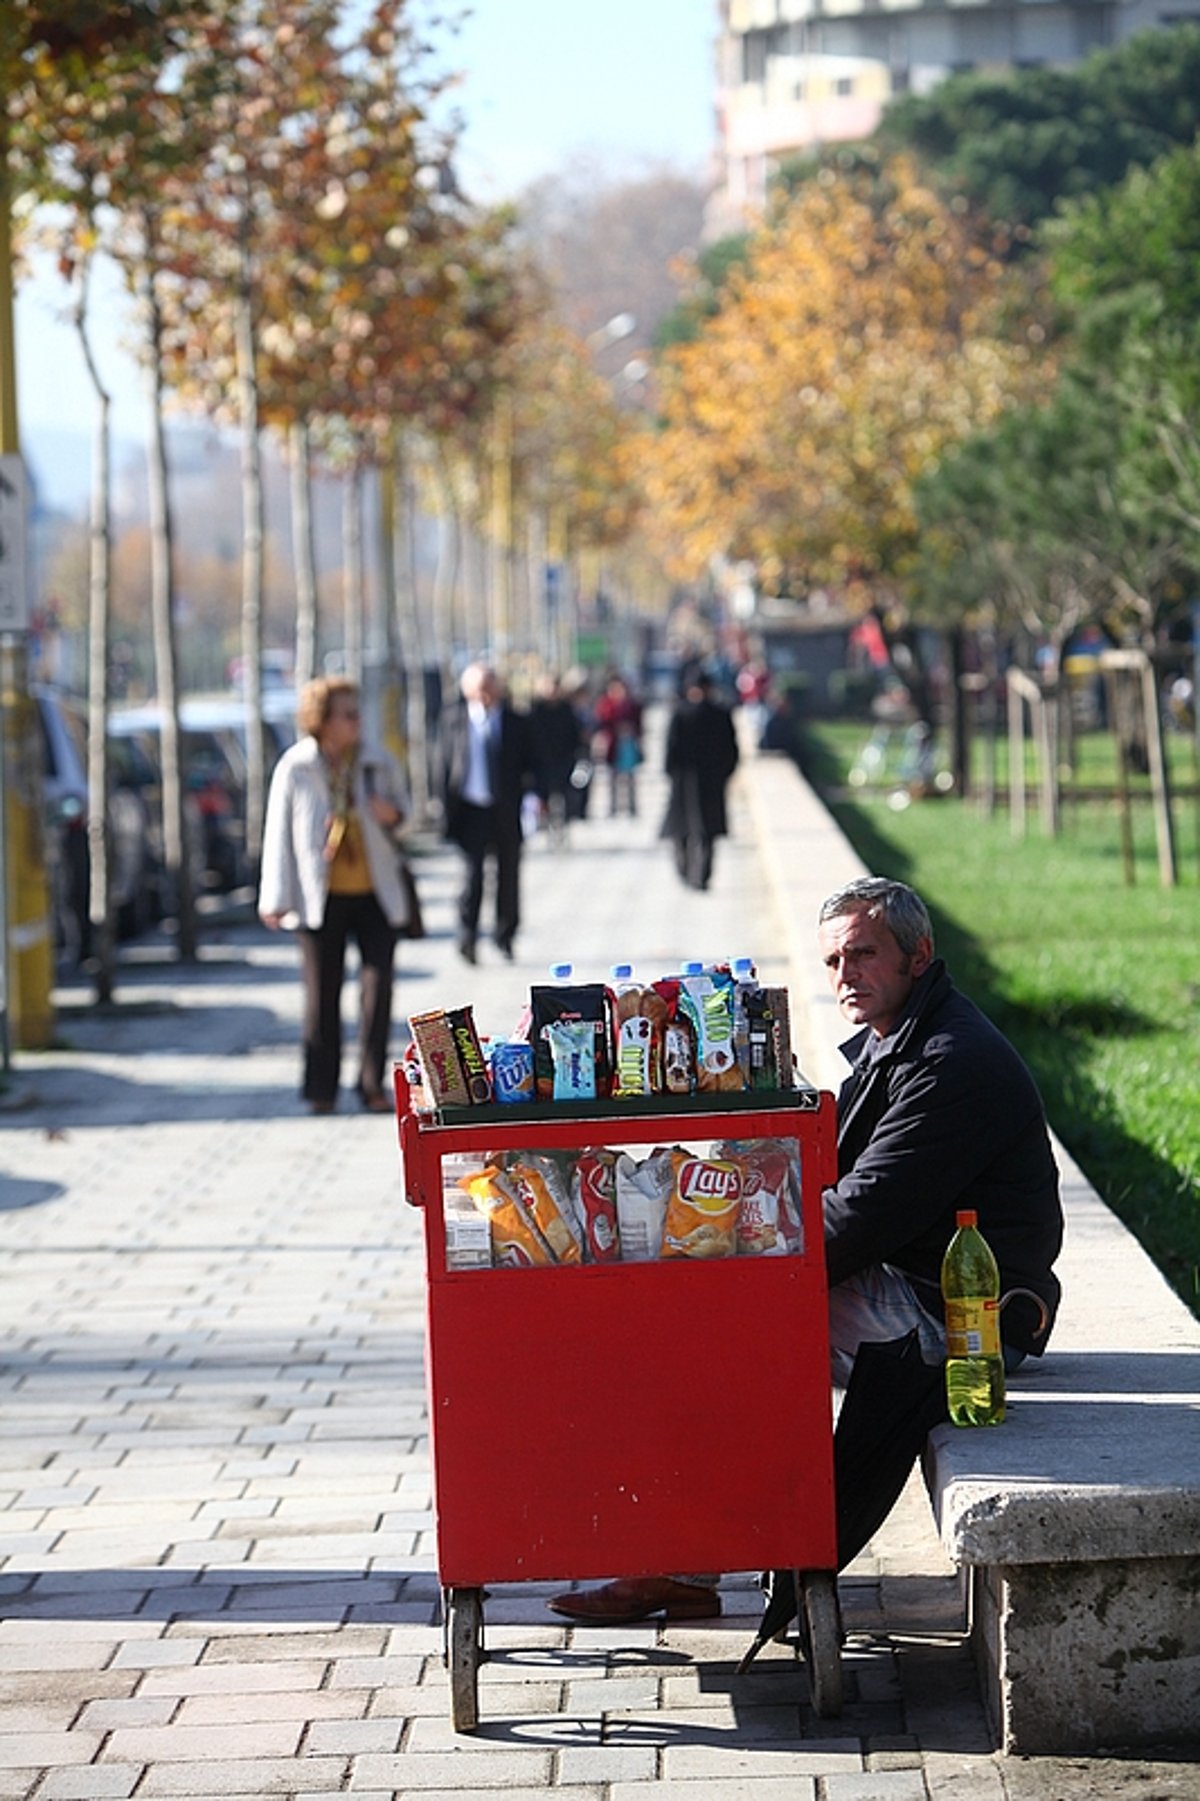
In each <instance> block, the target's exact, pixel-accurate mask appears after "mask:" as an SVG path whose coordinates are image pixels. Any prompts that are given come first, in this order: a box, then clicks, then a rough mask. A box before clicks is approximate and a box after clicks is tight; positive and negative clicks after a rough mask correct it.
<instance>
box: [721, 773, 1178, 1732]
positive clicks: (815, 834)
mask: <svg viewBox="0 0 1200 1801" xmlns="http://www.w3.org/2000/svg"><path fill="white" fill-rule="evenodd" d="M740 779H741V781H742V783H743V793H744V795H745V798H746V801H747V803H748V805H749V808H750V812H751V816H752V818H753V820H754V822H755V826H756V835H757V836H758V838H759V841H760V845H761V848H762V854H763V857H764V861H765V864H766V868H767V874H768V879H769V881H770V883H771V886H772V889H773V891H774V894H775V898H776V901H777V904H778V910H779V916H780V922H781V930H782V932H783V935H784V940H785V948H786V950H787V954H788V959H789V965H790V969H789V983H790V988H791V993H792V997H793V1003H794V1007H795V1011H796V1014H797V1019H796V1020H795V1022H794V1027H795V1039H796V1042H797V1044H798V1046H799V1054H800V1060H801V1064H802V1067H803V1068H804V1070H805V1073H806V1074H807V1075H808V1076H809V1078H810V1079H811V1080H812V1081H814V1082H816V1083H817V1084H818V1085H819V1086H820V1087H825V1088H836V1087H837V1086H838V1084H839V1083H840V1082H841V1080H842V1077H843V1076H844V1074H845V1065H844V1062H843V1060H842V1058H841V1056H840V1053H839V1052H838V1050H837V1044H838V1041H839V1039H841V1038H844V1037H846V1036H848V1028H847V1027H846V1026H845V1024H844V1022H843V1021H842V1019H841V1017H840V1015H839V1014H838V1012H837V1009H836V1007H835V1006H834V1004H833V1001H832V997H831V996H830V995H829V993H828V990H827V989H826V988H825V986H824V985H823V978H822V975H821V972H820V969H819V966H818V964H817V958H816V951H815V939H814V931H815V921H816V916H817V910H818V908H819V906H820V903H821V901H822V900H823V899H824V898H825V896H826V895H827V894H828V893H829V892H831V890H832V889H834V888H836V887H837V886H839V885H840V884H841V883H842V882H844V881H849V880H851V879H853V878H854V877H855V876H857V875H864V874H866V873H868V872H867V871H866V869H865V868H864V866H863V864H862V863H861V862H860V861H859V859H858V858H857V856H856V855H855V853H854V852H853V850H852V849H851V847H850V846H849V845H848V844H847V842H846V840H845V839H844V837H843V836H842V835H841V833H840V832H839V831H838V828H837V826H836V825H835V823H834V822H833V820H832V819H831V818H830V817H829V815H828V814H827V813H826V811H825V809H824V807H823V806H822V805H821V803H820V801H819V800H818V799H817V798H816V796H815V795H814V794H813V793H812V791H811V789H810V788H809V787H808V785H807V784H806V783H805V782H804V781H803V779H802V778H801V777H800V775H799V773H798V771H797V770H796V769H795V767H794V765H792V764H791V763H790V762H788V761H787V760H786V759H784V758H781V757H761V756H760V757H755V756H753V754H750V755H748V756H747V758H746V761H745V764H744V767H743V771H742V774H741V777H740ZM1055 1152H1056V1155H1057V1157H1058V1160H1059V1166H1060V1169H1061V1170H1062V1174H1063V1198H1064V1204H1065V1212H1066V1220H1067V1230H1066V1245H1065V1249H1064V1253H1063V1257H1062V1260H1061V1262H1060V1264H1059V1272H1060V1275H1061V1277H1062V1282H1063V1290H1064V1300H1063V1305H1062V1308H1061V1310H1060V1313H1059V1318H1058V1323H1057V1325H1056V1327H1055V1331H1054V1336H1053V1339H1052V1341H1051V1346H1050V1349H1049V1350H1048V1351H1047V1353H1046V1355H1045V1356H1044V1357H1043V1358H1041V1359H1038V1360H1030V1362H1029V1363H1027V1364H1026V1366H1025V1368H1024V1369H1022V1370H1021V1371H1019V1372H1018V1373H1017V1374H1016V1375H1015V1376H1014V1377H1013V1378H1011V1380H1010V1383H1009V1394H1010V1409H1009V1415H1008V1418H1007V1420H1006V1421H1005V1423H1004V1425H1003V1426H1002V1427H1000V1428H998V1429H996V1430H983V1431H963V1430H958V1429H956V1428H954V1427H951V1426H943V1427H939V1428H938V1430H937V1431H936V1432H934V1433H933V1434H932V1435H931V1437H930V1440H929V1444H928V1447H927V1451H926V1456H925V1477H926V1483H927V1486H928V1488H929V1493H930V1498H931V1500H932V1503H933V1508H934V1514H935V1517H936V1520H937V1524H938V1530H939V1533H940V1536H941V1541H942V1544H943V1546H944V1547H945V1549H946V1551H947V1552H948V1554H949V1555H950V1557H951V1559H952V1560H953V1561H954V1563H955V1564H957V1565H958V1566H959V1568H960V1569H961V1570H962V1571H964V1572H965V1573H966V1576H967V1578H968V1586H969V1593H970V1623H971V1636H972V1641H973V1645H974V1648H975V1651H976V1656H977V1660H978V1663H979V1669H980V1675H981V1682H982V1687H983V1694H984V1700H985V1703H986V1705H987V1707H988V1710H989V1713H990V1715H991V1718H992V1722H993V1726H994V1729H995V1733H996V1739H997V1743H998V1744H999V1745H1000V1746H1001V1747H1002V1748H1003V1749H1004V1750H1005V1751H1009V1752H1015V1753H1026V1754H1034V1753H1036V1754H1043V1755H1047V1754H1058V1755H1070V1754H1076V1753H1086V1752H1090V1751H1094V1750H1097V1749H1099V1748H1101V1747H1114V1748H1116V1747H1122V1748H1123V1747H1130V1746H1136V1745H1148V1744H1166V1743H1175V1744H1192V1743H1200V1323H1198V1322H1197V1321H1196V1320H1195V1319H1194V1318H1193V1316H1192V1315H1191V1314H1190V1313H1189V1311H1188V1310H1187V1308H1186V1307H1185V1306H1184V1305H1183V1303H1182V1302H1181V1301H1179V1300H1178V1299H1177V1297H1176V1296H1175V1295H1174V1294H1173V1292H1172V1291H1171V1289H1170V1288H1169V1287H1168V1285H1167V1283H1166V1282H1165V1281H1164V1280H1163V1278H1162V1277H1161V1276H1160V1275H1159V1273H1158V1272H1157V1270H1156V1269H1155V1268H1154V1266H1153V1264H1152V1263H1151V1262H1150V1260H1149V1258H1148V1257H1147V1256H1146V1255H1145V1253H1144V1252H1143V1251H1142V1249H1141V1247H1140V1246H1139V1245H1138V1244H1137V1242H1136V1240H1135V1239H1134V1238H1133V1237H1132V1235H1131V1234H1130V1233H1128V1232H1127V1231H1126V1230H1125V1228H1124V1227H1123V1226H1122V1225H1121V1224H1120V1222H1119V1221H1118V1220H1117V1219H1116V1218H1115V1217H1114V1215H1113V1214H1112V1213H1111V1212H1110V1211H1109V1209H1108V1208H1107V1207H1106V1206H1105V1205H1104V1203H1103V1202H1102V1201H1101V1200H1100V1198H1099V1196H1098V1195H1097V1194H1096V1193H1095V1191H1094V1189H1092V1188H1091V1186H1090V1185H1089V1184H1088V1182H1087V1181H1086V1179H1085V1178H1084V1176H1083V1174H1082V1172H1081V1171H1080V1170H1079V1169H1078V1167H1077V1166H1076V1165H1075V1164H1074V1163H1073V1162H1072V1161H1071V1159H1070V1158H1069V1157H1068V1156H1067V1154H1066V1153H1065V1151H1064V1150H1063V1149H1062V1147H1061V1146H1060V1145H1058V1144H1057V1142H1056V1144H1055Z"/></svg>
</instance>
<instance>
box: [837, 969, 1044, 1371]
mask: <svg viewBox="0 0 1200 1801" xmlns="http://www.w3.org/2000/svg"><path fill="white" fill-rule="evenodd" d="M842 1050H843V1052H844V1053H845V1055H846V1056H848V1057H849V1058H850V1060H851V1062H852V1063H854V1064H855V1065H856V1066H860V1065H861V1072H860V1067H856V1069H855V1071H854V1072H853V1073H852V1074H851V1075H850V1077H849V1078H848V1080H847V1081H846V1082H845V1084H844V1085H843V1087H842V1090H841V1093H840V1094H839V1096H838V1171H839V1176H838V1183H837V1186H836V1187H835V1188H829V1189H826V1191H825V1254H826V1260H827V1263H828V1269H829V1280H830V1282H831V1283H835V1282H842V1281H845V1279H846V1278H847V1277H848V1276H852V1275H854V1274H856V1273H857V1272H858V1271H859V1270H861V1269H864V1268H866V1267H867V1266H868V1265H871V1264H879V1263H884V1264H888V1265H890V1266H891V1267H892V1268H894V1269H899V1270H902V1271H903V1272H904V1274H905V1275H907V1276H908V1277H909V1278H910V1280H911V1281H912V1282H913V1285H914V1287H915V1288H916V1290H917V1292H918V1294H919V1295H920V1297H921V1299H922V1301H923V1303H924V1304H925V1305H926V1306H928V1307H929V1309H930V1311H931V1312H932V1313H933V1314H934V1315H935V1317H937V1318H940V1317H941V1299H940V1291H939V1275H940V1271H941V1264H942V1257H943V1255H944V1254H945V1250H946V1246H947V1245H948V1244H949V1242H950V1239H951V1237H952V1235H953V1233H954V1215H955V1212H956V1210H957V1209H959V1208H966V1207H973V1208H974V1209H975V1211H976V1212H977V1213H978V1215H979V1229H980V1231H981V1232H982V1233H983V1236H984V1237H985V1238H986V1239H987V1241H988V1243H989V1245H990V1246H991V1247H992V1251H993V1253H994V1254H995V1258H996V1261H997V1263H998V1264H999V1266H1000V1287H1001V1292H1002V1293H1003V1292H1004V1291H1005V1290H1007V1289H1010V1288H1031V1289H1032V1290H1033V1291H1034V1293H1035V1294H1038V1295H1040V1296H1041V1298H1042V1300H1043V1301H1044V1302H1045V1303H1046V1306H1047V1308H1048V1309H1049V1313H1050V1317H1051V1319H1053V1316H1054V1312H1055V1309H1056V1308H1057V1306H1058V1299H1059V1294H1060V1288H1059V1284H1058V1281H1057V1279H1056V1278H1055V1276H1054V1275H1053V1274H1052V1272H1051V1265H1052V1264H1053V1262H1054V1260H1055V1258H1056V1257H1057V1256H1058V1253H1059V1250H1060V1249H1061V1246H1062V1208H1061V1206H1060V1203H1059V1194H1058V1171H1057V1169H1056V1167H1055V1164H1054V1158H1053V1155H1052V1153H1051V1150H1050V1140H1049V1135H1048V1133H1047V1130H1046V1118H1045V1113H1044V1111H1043V1108H1042V1102H1041V1098H1040V1096H1039V1094H1038V1091H1037V1088H1036V1087H1035V1085H1034V1081H1033V1077H1032V1076H1031V1075H1030V1073H1029V1071H1028V1070H1027V1069H1026V1067H1025V1065H1024V1063H1023V1062H1022V1061H1021V1059H1020V1057H1019V1056H1018V1055H1017V1053H1016V1051H1015V1050H1014V1049H1013V1047H1012V1046H1011V1044H1009V1042H1008V1040H1007V1039H1006V1038H1005V1037H1004V1035H1003V1034H1002V1033H1001V1032H999V1031H997V1029H996V1027H995V1026H994V1025H992V1023H991V1021H990V1020H988V1019H985V1017H984V1015H983V1014H982V1013H981V1012H980V1011H979V1009H978V1007H976V1006H975V1005H974V1003H973V1002H971V1001H969V1000H968V999H967V997H966V996H965V995H964V994H960V993H959V991H958V989H957V988H956V987H955V986H954V983H953V982H952V981H951V979H950V976H949V975H948V973H947V971H946V966H945V964H944V963H943V962H942V960H941V959H940V958H938V959H937V960H935V962H934V963H933V964H932V965H931V967H930V968H929V969H928V970H927V971H926V972H925V974H924V975H923V976H921V977H920V979H919V980H918V981H917V983H916V985H915V987H914V989H913V993H912V997H911V999H910V1002H909V1005H908V1007H907V1008H906V1010H905V1013H904V1015H903V1017H902V1019H901V1020H900V1022H899V1024H898V1025H897V1026H896V1028H895V1030H894V1032H893V1033H892V1034H891V1035H890V1036H889V1037H886V1038H884V1039H878V1038H876V1036H875V1034H874V1033H873V1032H872V1030H871V1028H870V1027H867V1028H865V1029H864V1030H863V1031H862V1032H860V1033H858V1034H857V1035H856V1036H855V1037H854V1038H852V1039H850V1040H849V1042H848V1043H846V1044H844V1045H843V1046H842ZM864 1057H865V1061H863V1060H864ZM1037 1326H1038V1309H1037V1308H1036V1306H1035V1305H1034V1304H1033V1303H1032V1302H1029V1301H1025V1300H1020V1299H1017V1300H1014V1301H1012V1302H1011V1303H1010V1304H1009V1305H1008V1306H1007V1307H1005V1309H1004V1312H1003V1315H1002V1317H1001V1332H1002V1336H1003V1338H1004V1340H1005V1342H1006V1343H1009V1344H1012V1345H1014V1346H1016V1347H1017V1348H1018V1349H1019V1350H1023V1351H1033V1352H1035V1353H1040V1352H1041V1351H1042V1350H1043V1349H1044V1348H1045V1343H1046V1339H1045V1336H1044V1335H1043V1336H1037Z"/></svg>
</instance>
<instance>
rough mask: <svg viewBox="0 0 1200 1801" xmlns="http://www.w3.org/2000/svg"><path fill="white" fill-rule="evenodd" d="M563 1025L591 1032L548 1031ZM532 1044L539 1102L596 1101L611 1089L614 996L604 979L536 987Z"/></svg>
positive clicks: (532, 998) (532, 996)
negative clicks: (551, 1027) (581, 1027)
mask: <svg viewBox="0 0 1200 1801" xmlns="http://www.w3.org/2000/svg"><path fill="white" fill-rule="evenodd" d="M562 1025H569V1026H587V1027H590V1032H568V1033H562V1032H560V1031H556V1032H554V1033H553V1034H548V1033H547V1031H546V1028H547V1027H548V1026H554V1027H559V1026H562ZM529 1042H530V1044H531V1045H532V1047H533V1071H534V1087H535V1091H536V1094H537V1098H538V1100H540V1101H549V1100H554V1099H555V1098H557V1099H559V1100H592V1099H595V1098H597V1097H601V1098H607V1096H608V1095H610V1094H611V1093H612V1085H613V1058H612V997H611V995H610V994H609V991H608V989H607V988H606V987H605V985H604V983H603V982H576V983H555V984H553V985H547V986H544V987H534V988H532V989H531V990H530V994H529ZM589 1065H590V1070H589V1067H588V1066H589ZM589 1084H590V1087H589Z"/></svg>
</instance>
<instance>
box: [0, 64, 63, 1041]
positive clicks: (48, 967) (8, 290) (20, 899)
mask: <svg viewBox="0 0 1200 1801" xmlns="http://www.w3.org/2000/svg"><path fill="white" fill-rule="evenodd" d="M2 99H3V96H2V94H0V102H2ZM9 209H10V197H9V190H8V163H7V148H6V145H5V142H4V130H3V120H2V118H0V455H3V456H16V455H18V454H19V452H20V448H21V445H20V438H19V435H18V431H17V369H16V352H15V342H14V331H13V274H12V221H11V214H10V210H9ZM0 688H2V692H0V716H2V719H3V729H4V744H3V762H2V764H0V768H2V770H3V800H4V817H3V820H2V821H0V829H3V832H4V874H5V889H6V893H5V907H4V922H5V943H4V945H3V947H0V948H2V949H3V954H4V964H5V972H4V973H5V981H4V993H5V1005H6V1012H7V1038H6V1044H5V1050H6V1051H7V1048H8V1046H9V1045H12V1046H14V1047H15V1048H16V1049H18V1050H44V1049H45V1048H46V1046H47V1045H49V1044H50V1042H51V1040H52V1039H53V1036H54V1010H53V1005H52V1002H51V987H52V984H53V975H54V945H53V933H52V929H51V925H50V897H49V891H48V887H47V882H46V857H45V846H44V844H43V841H42V804H41V803H42V765H41V750H40V745H41V739H40V733H39V729H38V722H37V717H36V712H35V708H34V703H33V700H32V698H31V696H30V693H29V648H28V642H27V639H26V636H25V634H24V633H23V632H13V633H9V634H6V635H5V638H4V641H3V666H2V668H0Z"/></svg>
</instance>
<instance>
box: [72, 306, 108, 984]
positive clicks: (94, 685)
mask: <svg viewBox="0 0 1200 1801" xmlns="http://www.w3.org/2000/svg"><path fill="white" fill-rule="evenodd" d="M75 327H76V330H77V332H78V334H79V342H80V345H81V347H82V349H83V360H84V362H85V363H86V364H87V371H88V374H89V376H90V377H91V380H92V386H93V387H94V388H95V390H96V447H95V459H94V462H93V466H92V500H91V519H90V524H89V536H90V545H89V556H90V567H89V576H88V731H87V768H88V812H87V842H88V872H89V873H88V924H89V927H90V930H91V940H92V942H91V956H92V962H93V966H94V969H95V981H96V999H97V1000H98V1001H102V1002H103V1001H110V1000H111V999H112V996H113V976H114V964H115V956H114V950H113V909H112V872H111V870H110V867H109V851H110V848H111V836H110V833H109V829H108V790H109V778H108V650H109V630H108V620H109V597H110V593H111V589H112V522H111V500H110V496H111V489H112V479H111V473H110V470H111V430H110V423H109V420H110V414H111V402H110V399H109V395H108V390H107V389H106V388H105V386H104V384H103V382H102V381H101V380H100V373H99V370H98V369H97V367H96V360H95V357H94V356H93V354H92V346H91V340H90V339H89V337H88V329H87V277H86V274H85V276H84V281H83V287H82V289H81V292H80V296H79V305H78V307H77V308H76V312H75Z"/></svg>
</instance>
